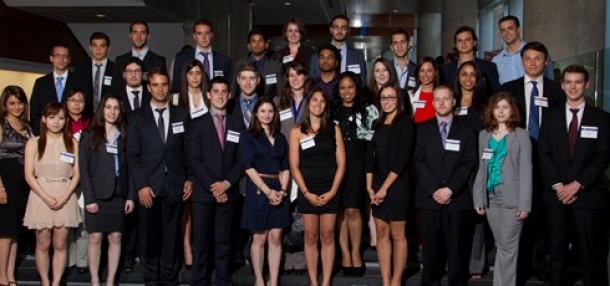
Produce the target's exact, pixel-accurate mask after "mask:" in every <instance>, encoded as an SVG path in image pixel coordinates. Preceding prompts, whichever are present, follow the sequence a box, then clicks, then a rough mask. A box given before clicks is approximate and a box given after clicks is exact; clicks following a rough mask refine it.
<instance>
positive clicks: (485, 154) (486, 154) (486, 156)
mask: <svg viewBox="0 0 610 286" xmlns="http://www.w3.org/2000/svg"><path fill="white" fill-rule="evenodd" d="M493 154H494V150H493V149H489V148H485V149H484V150H483V156H482V157H481V158H482V159H483V160H489V159H491V156H493Z"/></svg>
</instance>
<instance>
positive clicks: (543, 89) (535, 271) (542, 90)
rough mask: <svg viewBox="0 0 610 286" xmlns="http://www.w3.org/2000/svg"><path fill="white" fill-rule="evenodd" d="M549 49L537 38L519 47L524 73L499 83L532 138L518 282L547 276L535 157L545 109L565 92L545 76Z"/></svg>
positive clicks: (518, 264)
mask: <svg viewBox="0 0 610 286" xmlns="http://www.w3.org/2000/svg"><path fill="white" fill-rule="evenodd" d="M548 54H549V53H548V50H547V49H546V47H545V46H544V45H543V44H542V43H540V42H530V43H527V44H526V45H525V46H523V48H522V49H521V61H522V63H523V68H524V70H525V75H524V76H523V77H520V78H518V79H516V80H513V81H509V82H507V83H505V84H503V85H502V87H501V88H500V90H501V91H507V92H510V93H511V94H512V95H513V96H515V99H516V101H517V106H518V107H519V114H520V116H521V124H520V126H519V127H521V128H524V129H526V130H528V131H529V134H530V138H531V140H532V165H533V172H534V175H533V178H534V180H533V194H532V212H531V214H530V216H529V217H528V219H527V220H525V222H524V223H523V231H522V232H521V239H520V240H519V258H518V260H519V262H518V263H517V268H518V269H517V284H518V285H522V284H524V283H525V281H526V280H527V279H528V278H529V276H531V275H536V276H538V278H539V279H541V280H547V279H548V274H547V273H546V271H548V265H547V263H546V259H545V258H544V255H545V252H546V250H545V248H546V247H545V246H544V244H545V242H544V240H545V238H546V220H545V218H544V216H545V212H544V211H543V207H544V206H543V205H542V192H543V184H542V180H541V178H542V173H541V170H540V164H539V161H538V154H537V149H538V147H537V146H538V145H537V144H538V134H539V130H540V128H539V127H540V124H541V123H542V121H543V120H542V119H543V118H545V116H544V115H545V113H546V111H547V110H549V109H552V108H556V107H558V106H559V105H560V104H562V103H563V102H565V100H564V94H563V91H562V90H561V87H560V86H559V84H558V83H557V82H555V81H553V80H550V79H548V78H546V77H544V75H543V74H544V69H545V64H546V62H547V61H548Z"/></svg>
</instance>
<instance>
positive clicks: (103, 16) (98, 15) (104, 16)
mask: <svg viewBox="0 0 610 286" xmlns="http://www.w3.org/2000/svg"><path fill="white" fill-rule="evenodd" d="M95 17H98V18H100V19H104V18H106V17H107V16H106V14H95Z"/></svg>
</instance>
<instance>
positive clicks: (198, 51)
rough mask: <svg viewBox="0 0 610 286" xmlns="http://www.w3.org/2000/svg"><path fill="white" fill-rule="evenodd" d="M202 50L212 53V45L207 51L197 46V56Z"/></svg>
mask: <svg viewBox="0 0 610 286" xmlns="http://www.w3.org/2000/svg"><path fill="white" fill-rule="evenodd" d="M200 52H203V53H210V54H212V47H210V48H209V49H208V50H207V51H204V50H202V49H201V48H199V46H198V47H197V48H195V56H198V55H199V53H200ZM208 56H209V55H208Z"/></svg>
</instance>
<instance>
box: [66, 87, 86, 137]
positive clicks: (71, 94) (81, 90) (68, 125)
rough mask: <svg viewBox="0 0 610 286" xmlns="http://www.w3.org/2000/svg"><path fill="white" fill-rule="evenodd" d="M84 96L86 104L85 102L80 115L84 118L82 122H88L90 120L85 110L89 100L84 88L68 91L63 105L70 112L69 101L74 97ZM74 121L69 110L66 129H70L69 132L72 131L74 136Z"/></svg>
mask: <svg viewBox="0 0 610 286" xmlns="http://www.w3.org/2000/svg"><path fill="white" fill-rule="evenodd" d="M78 93H80V94H82V95H83V100H84V101H85V102H83V111H82V112H81V113H80V116H81V118H82V122H86V121H87V119H89V116H88V115H87V113H86V112H85V108H86V106H87V100H86V99H85V98H86V95H85V91H84V90H83V89H82V88H78V87H77V88H73V89H70V90H69V91H68V93H67V94H66V96H64V97H63V98H62V99H61V103H62V104H63V105H64V107H65V108H66V110H68V100H69V99H70V98H72V97H74V96H76V94H78ZM73 121H74V119H72V116H70V111H69V110H68V113H67V114H66V129H68V131H70V134H72V122H73ZM84 127H87V126H84Z"/></svg>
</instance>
